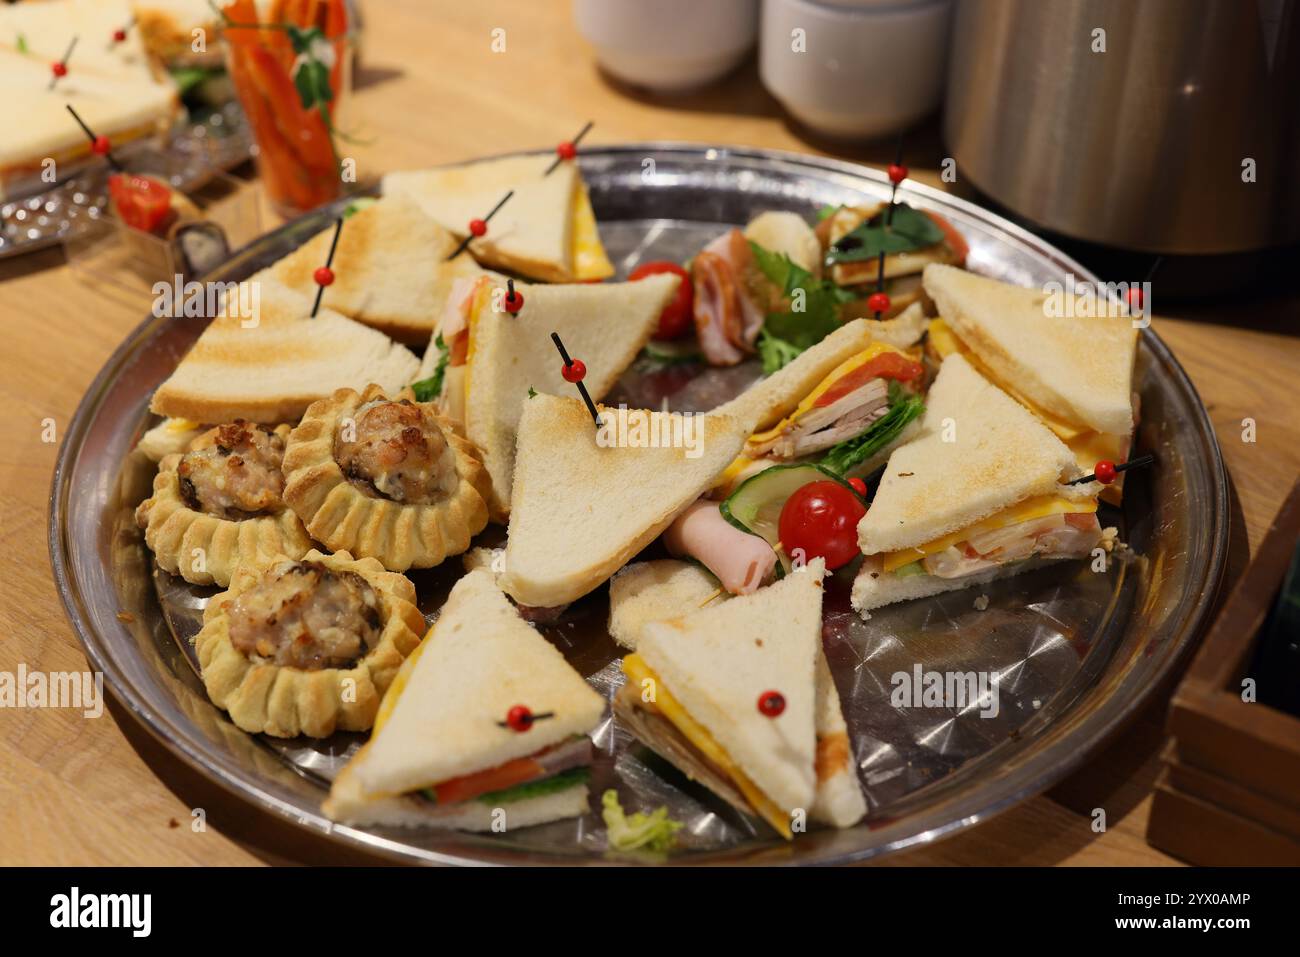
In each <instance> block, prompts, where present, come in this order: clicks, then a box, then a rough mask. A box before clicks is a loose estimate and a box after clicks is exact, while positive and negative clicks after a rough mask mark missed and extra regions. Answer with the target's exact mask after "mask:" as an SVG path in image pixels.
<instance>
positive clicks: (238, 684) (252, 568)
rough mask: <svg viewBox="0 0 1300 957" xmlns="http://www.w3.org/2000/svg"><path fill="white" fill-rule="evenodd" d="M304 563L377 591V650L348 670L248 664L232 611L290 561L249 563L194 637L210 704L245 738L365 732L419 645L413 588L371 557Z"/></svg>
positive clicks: (315, 557)
mask: <svg viewBox="0 0 1300 957" xmlns="http://www.w3.org/2000/svg"><path fill="white" fill-rule="evenodd" d="M302 558H303V560H305V561H318V562H320V563H321V564H323V565H325V566H326V567H327V568H329V569H330V570H332V571H336V572H355V573H356V574H358V575H360V576H361V577H362V578H364V579H365V580H366V581H367V582H368V583H369V585H370V587H371V588H373V589H374V590H375V592H376V594H377V595H378V596H379V601H380V620H381V621H382V622H383V628H382V630H381V631H380V635H379V641H378V642H377V643H376V644H375V647H373V648H372V649H370V651H369V653H367V654H366V656H365V657H364V658H362V659H361V660H360V661H358V662H357V663H356V665H354V666H353V667H351V668H346V669H345V668H322V669H321V670H319V671H304V670H301V669H298V668H290V667H286V666H282V665H276V664H268V663H259V662H254V661H252V660H250V659H249V658H248V657H247V656H246V655H244V654H242V653H241V652H240V651H238V650H237V649H236V648H235V646H234V645H233V644H231V641H230V622H229V618H228V617H227V606H228V605H229V603H230V602H232V601H233V600H234V599H235V598H237V597H238V596H239V595H241V594H242V593H243V592H245V591H247V590H248V589H250V588H252V587H253V586H254V585H256V584H257V583H258V582H259V581H260V580H261V577H262V574H263V573H264V572H265V571H266V570H267V569H269V568H271V567H272V566H274V565H275V564H276V563H277V562H280V561H285V560H288V556H286V555H279V556H275V557H273V558H270V559H267V560H262V561H255V562H246V563H244V564H241V565H240V566H238V567H237V568H236V569H235V572H234V574H233V575H232V576H231V581H230V589H229V590H228V591H225V592H222V593H221V594H219V595H216V596H214V597H213V598H212V600H211V601H209V602H208V606H207V608H206V609H205V610H204V612H203V627H202V629H200V631H199V633H198V634H197V635H196V636H195V638H194V649H195V651H196V652H197V653H198V657H199V667H200V669H201V671H202V674H203V685H204V687H205V688H206V689H207V691H208V697H209V698H211V699H212V703H213V704H215V705H216V706H217V707H219V708H222V709H224V710H225V711H227V712H229V714H230V719H231V720H232V721H234V722H235V724H236V725H238V726H239V727H240V728H243V729H244V730H245V731H249V732H253V733H260V734H269V735H271V736H273V737H277V738H292V737H296V736H297V735H299V734H305V735H307V736H309V737H313V738H325V737H329V736H330V735H331V734H333V733H334V732H335V731H365V730H366V729H367V728H369V727H370V726H371V725H372V724H373V723H374V720H375V715H376V713H377V712H378V710H379V702H380V699H381V698H382V697H383V694H384V692H385V691H386V690H388V686H389V685H390V684H391V683H392V681H393V678H394V677H395V676H396V674H397V670H398V668H400V667H401V664H402V661H403V660H404V659H405V658H406V656H407V655H409V654H410V653H411V652H412V651H414V650H415V648H416V646H417V645H418V644H419V643H420V633H421V632H422V631H423V630H424V616H423V615H421V614H420V610H419V609H418V608H416V607H415V586H414V585H412V584H411V583H410V582H409V581H408V580H407V579H406V578H405V577H404V576H402V575H397V574H394V573H393V572H387V571H385V570H384V569H383V567H382V566H381V565H380V564H379V562H377V561H375V560H374V559H372V558H362V559H355V560H354V559H353V558H352V556H351V555H349V554H348V553H347V552H338V553H337V554H334V555H323V554H321V553H320V552H318V551H316V550H315V549H312V550H311V551H309V552H307V554H306V555H304V556H302Z"/></svg>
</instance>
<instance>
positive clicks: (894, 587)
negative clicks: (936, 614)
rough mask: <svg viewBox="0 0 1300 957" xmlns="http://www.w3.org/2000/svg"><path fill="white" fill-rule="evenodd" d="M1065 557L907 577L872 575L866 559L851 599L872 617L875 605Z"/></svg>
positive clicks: (938, 591) (981, 582) (960, 586)
mask: <svg viewBox="0 0 1300 957" xmlns="http://www.w3.org/2000/svg"><path fill="white" fill-rule="evenodd" d="M1065 560H1066V559H1060V558H1040V557H1036V558H1033V559H1031V560H1029V561H1023V562H1011V563H1010V564H1007V565H999V566H998V567H997V568H988V569H985V570H984V571H982V572H979V573H977V574H974V575H966V576H963V577H961V578H939V577H938V576H937V575H909V576H906V577H904V578H899V577H898V576H897V575H880V576H879V577H878V578H872V577H871V574H872V571H873V568H872V566H871V565H870V564H869V563H864V564H863V566H862V570H861V571H860V572H858V577H857V578H855V579H854V580H853V592H852V595H851V597H850V602H851V603H852V605H853V608H854V610H855V611H857V612H859V613H860V614H861V615H862V616H863V617H864V618H866V617H869V615H868V614H867V613H868V612H870V611H871V610H872V609H873V608H881V607H883V606H885V605H892V604H894V603H895V602H900V601H911V600H912V599H914V598H928V597H930V596H931V595H942V594H943V593H944V592H950V591H959V590H960V589H963V588H973V587H976V586H978V585H987V584H988V583H989V582H992V581H997V580H999V579H1002V578H1010V577H1012V576H1013V575H1019V574H1021V573H1022V572H1029V571H1034V570H1035V569H1038V568H1042V567H1043V566H1044V565H1048V564H1051V563H1053V562H1058V561H1065Z"/></svg>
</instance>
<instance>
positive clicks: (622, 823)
mask: <svg viewBox="0 0 1300 957" xmlns="http://www.w3.org/2000/svg"><path fill="white" fill-rule="evenodd" d="M600 816H601V817H603V818H604V819H605V830H606V831H607V832H608V836H609V846H610V847H611V848H612V849H613V850H616V851H654V852H656V853H663V852H665V851H667V850H668V849H670V848H671V847H672V846H673V845H674V844H676V843H677V832H678V831H680V830H681V829H682V827H683V824H682V823H681V822H680V821H674V820H672V818H670V817H669V816H668V808H667V807H660V808H657V809H656V810H654V811H652V812H651V813H649V814H642V813H641V812H639V811H638V812H637V813H636V814H633V815H631V816H630V817H629V816H628V815H627V814H625V813H624V811H623V805H621V804H619V802H618V792H617V791H615V790H614V789H613V788H610V789H609V790H608V791H606V792H605V793H604V794H602V795H601V797H600Z"/></svg>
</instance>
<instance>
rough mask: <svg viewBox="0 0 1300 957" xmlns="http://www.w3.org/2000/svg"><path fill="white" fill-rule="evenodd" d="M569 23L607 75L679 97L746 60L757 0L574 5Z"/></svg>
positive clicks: (601, 0)
mask: <svg viewBox="0 0 1300 957" xmlns="http://www.w3.org/2000/svg"><path fill="white" fill-rule="evenodd" d="M573 19H574V21H575V22H576V23H577V26H578V31H579V32H580V33H581V34H582V35H583V36H584V37H586V38H587V40H588V41H589V42H590V43H591V45H592V46H593V47H595V48H596V59H597V61H599V63H600V65H601V66H602V67H604V69H605V70H606V72H608V73H609V74H610V75H611V76H613V77H615V78H617V79H619V80H622V81H623V82H625V83H629V84H632V85H633V86H639V87H644V88H646V89H649V90H654V91H655V92H658V93H679V92H683V91H686V90H690V89H694V88H696V87H700V86H704V85H705V84H706V83H711V82H712V81H714V80H716V79H718V78H719V77H721V76H723V75H724V74H726V73H728V72H730V71H731V70H732V69H734V68H735V67H736V65H737V64H739V63H740V61H741V60H743V59H744V58H745V54H747V53H748V52H749V50H750V48H751V47H752V46H753V45H754V38H755V37H756V36H757V34H758V0H653V2H651V0H574V2H573Z"/></svg>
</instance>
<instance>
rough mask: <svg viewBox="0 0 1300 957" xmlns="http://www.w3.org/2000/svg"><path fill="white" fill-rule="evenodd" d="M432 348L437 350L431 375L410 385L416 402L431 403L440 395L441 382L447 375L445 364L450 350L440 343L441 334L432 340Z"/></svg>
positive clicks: (449, 356)
mask: <svg viewBox="0 0 1300 957" xmlns="http://www.w3.org/2000/svg"><path fill="white" fill-rule="evenodd" d="M433 347H434V348H436V349H437V350H438V364H437V365H436V366H434V368H433V375H431V376H429V378H427V379H421V380H420V381H419V382H412V383H411V391H412V392H414V393H415V401H416V402H432V401H433V400H434V399H436V398H438V396H440V395H441V394H442V380H443V377H444V376H445V375H446V374H447V363H448V362H450V361H451V349H449V348H448V347H447V343H445V342H443V341H442V335H441V334H439V335H438V337H437V338H436V339H434V340H433Z"/></svg>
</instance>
